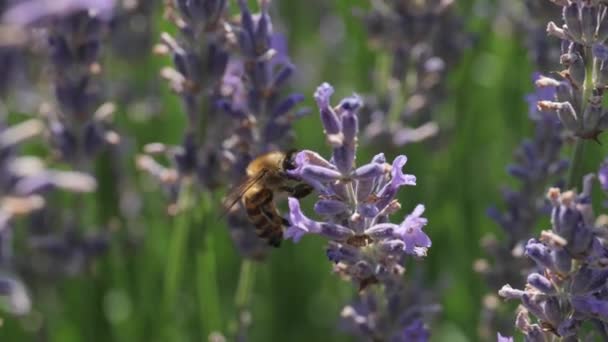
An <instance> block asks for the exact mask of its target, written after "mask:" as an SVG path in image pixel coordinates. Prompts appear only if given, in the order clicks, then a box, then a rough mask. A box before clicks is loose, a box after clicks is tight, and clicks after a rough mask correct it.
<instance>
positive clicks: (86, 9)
mask: <svg viewBox="0 0 608 342" xmlns="http://www.w3.org/2000/svg"><path fill="white" fill-rule="evenodd" d="M112 6H113V1H112V0H103V1H90V0H89V1H85V0H80V1H79V0H60V1H53V2H48V1H40V0H29V1H22V2H19V3H17V4H15V5H14V6H13V7H11V8H10V9H9V10H8V11H6V12H5V13H4V15H3V22H4V23H5V24H7V25H10V26H11V27H16V28H19V29H21V30H22V31H23V32H25V33H27V34H28V35H29V37H30V41H29V43H31V44H37V43H39V42H38V41H36V39H37V38H44V39H45V43H46V44H44V45H43V46H44V47H45V48H46V50H45V52H47V53H48V64H49V65H50V67H51V70H52V77H51V79H52V89H53V91H54V99H55V101H54V103H51V102H49V103H44V104H42V105H41V110H40V111H41V115H42V117H43V118H44V120H45V121H46V129H45V133H46V135H47V136H48V138H49V139H50V142H51V146H52V147H54V150H55V152H56V155H57V157H58V158H56V159H58V161H60V162H63V163H66V164H68V165H69V166H70V167H71V168H72V169H73V170H78V171H82V172H90V171H91V169H92V168H93V167H94V162H95V160H96V155H97V153H98V152H100V151H101V149H102V148H103V147H104V146H107V145H108V144H115V143H117V142H118V140H119V137H118V134H117V133H115V132H114V131H112V130H111V129H110V121H111V117H112V114H113V111H114V105H113V104H111V103H102V101H101V98H100V97H101V96H100V94H101V89H100V86H99V82H98V80H97V76H98V75H99V73H100V72H101V66H100V64H99V63H98V59H99V58H100V50H101V39H102V35H103V32H104V30H105V29H106V25H107V20H108V19H109V17H110V15H111V10H112ZM64 181H65V182H69V180H64ZM46 183H48V181H47V180H46V179H42V178H41V179H40V184H34V185H33V186H38V187H44V186H46V185H48V184H46ZM82 208H83V207H82V206H79V209H82ZM50 217H54V219H53V220H50V219H49V218H50ZM83 217H84V212H83V210H76V211H67V212H66V211H64V210H59V209H58V207H51V206H48V207H47V208H45V209H43V210H41V211H38V212H37V213H36V214H35V215H32V217H31V222H30V230H29V232H28V233H29V235H28V246H29V247H30V248H31V250H30V252H31V254H28V255H27V256H25V255H24V256H22V257H21V260H22V261H24V262H23V265H22V268H27V269H28V271H30V272H32V274H33V275H36V276H37V275H51V276H57V275H62V274H66V273H67V274H70V275H71V274H74V273H76V272H78V271H80V270H82V269H83V268H84V267H85V266H86V265H87V264H88V262H89V261H90V260H91V258H92V257H94V256H96V255H98V254H100V253H101V252H102V251H103V250H105V248H106V247H107V242H108V241H107V236H106V234H105V232H94V231H93V230H95V229H96V228H89V227H87V228H86V229H85V227H83V226H84V225H86V224H85V223H84V219H83ZM85 230H87V232H85ZM26 260H27V261H26Z"/></svg>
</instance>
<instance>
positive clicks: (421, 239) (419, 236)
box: [395, 204, 431, 254]
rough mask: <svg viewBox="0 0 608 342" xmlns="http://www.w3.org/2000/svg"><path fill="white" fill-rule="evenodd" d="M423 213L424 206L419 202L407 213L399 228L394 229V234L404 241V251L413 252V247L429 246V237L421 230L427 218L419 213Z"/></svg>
mask: <svg viewBox="0 0 608 342" xmlns="http://www.w3.org/2000/svg"><path fill="white" fill-rule="evenodd" d="M423 213H424V206H423V205H421V204H419V205H417V206H416V208H415V209H414V211H413V212H412V213H411V214H410V215H408V216H407V217H406V218H405V220H404V221H403V223H401V225H399V228H398V229H396V230H395V235H396V236H398V237H400V238H401V239H402V240H403V242H405V252H406V253H408V254H414V253H415V250H414V248H415V247H422V248H429V247H431V239H430V238H429V236H428V235H426V234H425V233H424V232H423V231H422V227H424V226H425V225H426V224H427V222H428V220H427V219H426V218H424V217H422V216H421V215H422V214H423Z"/></svg>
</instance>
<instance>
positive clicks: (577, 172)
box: [565, 138, 585, 189]
mask: <svg viewBox="0 0 608 342" xmlns="http://www.w3.org/2000/svg"><path fill="white" fill-rule="evenodd" d="M584 154H585V139H580V138H577V139H576V143H575V145H574V153H573V154H572V162H571V163H570V168H569V170H568V182H567V183H566V187H565V189H573V188H576V186H577V180H580V179H581V178H582V175H583V172H581V170H582V169H583V167H582V165H581V164H582V162H583V160H584V158H583V155H584Z"/></svg>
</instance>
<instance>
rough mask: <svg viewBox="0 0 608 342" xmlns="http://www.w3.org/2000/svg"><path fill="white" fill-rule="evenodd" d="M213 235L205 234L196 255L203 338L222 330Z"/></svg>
mask: <svg viewBox="0 0 608 342" xmlns="http://www.w3.org/2000/svg"><path fill="white" fill-rule="evenodd" d="M213 240H214V239H213V234H206V236H205V247H204V249H203V250H200V251H198V252H197V254H196V264H197V268H198V270H197V272H196V282H197V288H198V298H199V310H200V319H201V329H202V331H203V338H205V339H206V338H207V336H209V334H211V333H212V332H215V331H221V330H222V313H221V305H220V298H219V288H218V282H217V267H216V265H217V264H216V258H215V246H214V241H213Z"/></svg>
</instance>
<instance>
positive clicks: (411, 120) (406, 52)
mask: <svg viewBox="0 0 608 342" xmlns="http://www.w3.org/2000/svg"><path fill="white" fill-rule="evenodd" d="M454 5H455V2H454V1H425V2H418V3H415V2H411V1H410V2H407V1H406V2H404V1H392V0H391V1H375V2H372V3H371V9H370V10H369V11H366V12H364V13H361V16H362V17H363V22H364V23H365V26H366V28H367V32H368V36H369V38H370V44H371V45H372V46H373V47H374V48H376V49H377V48H378V47H380V48H381V49H382V50H384V52H385V55H386V56H383V57H380V58H378V64H377V66H376V69H375V75H374V76H375V80H377V84H375V87H373V88H374V89H376V93H375V94H366V96H364V97H365V99H366V102H367V108H365V109H364V110H363V111H362V113H361V115H360V117H361V122H362V125H361V127H362V131H363V134H362V138H363V139H362V142H363V143H365V144H372V143H378V142H379V143H385V144H388V145H389V146H393V147H394V146H403V145H405V144H410V143H415V142H420V141H423V140H426V139H428V138H431V137H433V136H435V135H436V134H437V132H438V131H439V125H438V124H437V123H436V122H435V120H434V119H435V118H434V117H433V111H434V109H435V108H437V106H438V105H439V104H440V103H441V102H442V101H443V100H444V99H445V92H446V87H445V86H446V84H447V83H446V81H445V77H446V75H447V73H448V72H449V71H450V70H451V69H452V67H453V66H454V65H455V64H456V63H458V61H459V60H460V57H461V54H462V52H463V51H464V49H466V46H469V45H470V42H471V40H470V38H469V35H468V34H467V33H466V32H465V29H464V25H463V21H462V18H461V17H459V16H458V14H457V13H456V10H455V6H454Z"/></svg>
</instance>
